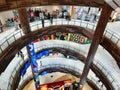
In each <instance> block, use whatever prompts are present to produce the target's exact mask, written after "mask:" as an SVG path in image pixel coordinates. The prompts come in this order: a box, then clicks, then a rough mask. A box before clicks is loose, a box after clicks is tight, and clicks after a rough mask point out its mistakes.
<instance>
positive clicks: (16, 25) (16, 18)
mask: <svg viewBox="0 0 120 90" xmlns="http://www.w3.org/2000/svg"><path fill="white" fill-rule="evenodd" d="M14 26H15V30H18V29H19V28H18V27H19V21H18V16H17V15H15V16H14Z"/></svg>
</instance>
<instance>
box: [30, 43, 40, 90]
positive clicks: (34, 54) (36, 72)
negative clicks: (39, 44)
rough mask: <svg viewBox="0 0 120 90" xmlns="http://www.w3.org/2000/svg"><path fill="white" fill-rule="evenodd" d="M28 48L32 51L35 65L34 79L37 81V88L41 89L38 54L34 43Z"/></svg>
mask: <svg viewBox="0 0 120 90" xmlns="http://www.w3.org/2000/svg"><path fill="white" fill-rule="evenodd" d="M28 46H29V50H30V55H31V60H32V64H33V70H34V75H35V77H34V79H35V83H36V87H37V88H39V87H40V79H39V74H38V64H37V59H36V53H35V49H34V43H33V42H31V43H30V44H29V45H28Z"/></svg>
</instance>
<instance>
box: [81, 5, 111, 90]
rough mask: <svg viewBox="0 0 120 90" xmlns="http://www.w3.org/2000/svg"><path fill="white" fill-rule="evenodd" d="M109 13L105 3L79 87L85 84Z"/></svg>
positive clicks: (109, 8)
mask: <svg viewBox="0 0 120 90" xmlns="http://www.w3.org/2000/svg"><path fill="white" fill-rule="evenodd" d="M111 12H112V8H111V7H110V6H109V5H108V4H106V3H105V4H104V6H103V7H102V12H101V16H100V19H99V22H98V25H97V27H96V30H95V33H94V36H93V40H92V43H91V46H90V49H89V52H88V56H87V59H86V63H85V66H84V69H83V73H82V76H81V78H80V83H79V84H80V85H81V86H82V85H84V83H85V82H86V78H87V75H88V73H89V70H90V66H91V65H92V63H93V59H94V56H95V54H96V51H97V48H98V46H99V43H100V41H101V39H102V36H103V33H104V31H105V28H106V25H107V22H108V19H109V17H110V14H111ZM80 90H82V89H80Z"/></svg>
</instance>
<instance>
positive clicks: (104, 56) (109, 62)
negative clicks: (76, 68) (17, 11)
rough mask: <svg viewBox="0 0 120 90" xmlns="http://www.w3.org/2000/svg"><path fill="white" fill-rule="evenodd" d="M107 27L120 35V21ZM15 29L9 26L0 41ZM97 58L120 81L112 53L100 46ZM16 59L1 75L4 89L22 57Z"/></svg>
mask: <svg viewBox="0 0 120 90" xmlns="http://www.w3.org/2000/svg"><path fill="white" fill-rule="evenodd" d="M33 24H34V23H33ZM107 28H109V29H110V30H112V31H113V32H115V33H117V34H119V36H120V22H113V23H108V25H107ZM14 31H15V28H14V27H13V28H8V30H7V29H6V30H5V31H4V32H3V33H0V41H1V40H2V39H4V37H6V36H8V35H9V34H10V33H13V32H14ZM85 48H87V46H85ZM95 58H97V59H99V60H100V62H102V63H103V65H104V66H105V67H106V68H107V70H109V71H110V72H111V73H112V74H113V75H114V77H115V78H116V80H117V79H118V81H120V79H119V77H120V70H119V68H118V66H117V65H116V62H115V61H114V60H113V58H112V57H111V55H109V54H108V53H107V51H106V50H104V49H103V48H102V47H101V46H99V49H98V50H97V54H96V56H95ZM14 59H15V60H13V61H14V62H11V63H10V65H9V66H8V68H7V69H6V70H5V72H4V73H2V74H1V76H0V88H1V89H2V90H6V88H7V84H8V81H9V78H10V73H11V72H12V71H13V70H14V67H15V66H16V64H17V62H18V61H19V60H20V57H19V58H18V56H16V57H15V58H14ZM1 81H2V82H1ZM5 85H6V86H5Z"/></svg>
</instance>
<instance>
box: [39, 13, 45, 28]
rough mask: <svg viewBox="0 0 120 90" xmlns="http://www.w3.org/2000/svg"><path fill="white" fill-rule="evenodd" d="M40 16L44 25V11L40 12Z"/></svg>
mask: <svg viewBox="0 0 120 90" xmlns="http://www.w3.org/2000/svg"><path fill="white" fill-rule="evenodd" d="M39 16H40V20H41V22H42V27H44V15H43V11H42V12H40V13H39Z"/></svg>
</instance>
